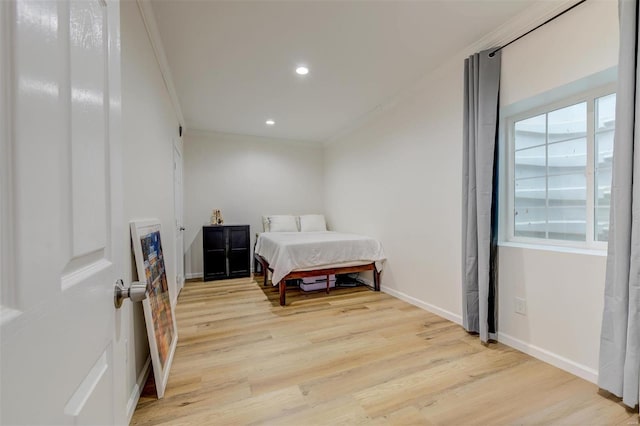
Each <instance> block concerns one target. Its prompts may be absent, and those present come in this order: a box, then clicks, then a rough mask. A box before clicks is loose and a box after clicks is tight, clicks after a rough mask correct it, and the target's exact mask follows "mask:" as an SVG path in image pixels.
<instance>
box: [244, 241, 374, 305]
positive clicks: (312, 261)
mask: <svg viewBox="0 0 640 426" xmlns="http://www.w3.org/2000/svg"><path fill="white" fill-rule="evenodd" d="M255 256H256V259H258V261H259V262H260V263H261V264H262V268H263V270H264V272H265V273H264V285H265V286H266V285H267V276H268V273H267V271H270V272H271V273H272V278H271V282H272V283H273V285H274V286H275V285H278V286H279V290H280V305H282V306H284V305H286V288H287V286H286V281H287V280H292V279H299V278H305V277H313V276H322V275H326V276H327V290H326V291H327V293H328V292H329V275H334V274H350V273H354V272H362V271H373V278H374V290H375V291H380V271H381V270H382V262H383V261H384V259H385V257H384V252H383V250H382V245H381V244H380V242H379V241H377V240H375V239H373V238H370V237H365V236H362V235H356V234H345V233H340V232H332V231H312V232H298V231H293V232H264V233H262V234H260V235H259V236H258V239H257V242H256V247H255Z"/></svg>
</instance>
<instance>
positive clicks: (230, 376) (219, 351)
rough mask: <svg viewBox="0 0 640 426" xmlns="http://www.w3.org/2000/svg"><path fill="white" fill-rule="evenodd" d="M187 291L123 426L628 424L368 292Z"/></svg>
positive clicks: (507, 357)
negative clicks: (175, 336)
mask: <svg viewBox="0 0 640 426" xmlns="http://www.w3.org/2000/svg"><path fill="white" fill-rule="evenodd" d="M259 282H260V280H259V279H258V280H257V281H254V280H253V279H249V278H246V279H235V280H227V281H213V282H207V283H203V282H188V283H187V284H186V285H185V288H184V289H183V290H182V293H181V294H180V298H179V302H178V306H177V309H176V317H177V322H178V332H179V340H178V347H177V349H176V354H175V358H174V361H173V368H172V370H171V374H170V377H169V383H168V386H167V389H166V393H165V397H164V399H162V400H156V399H155V397H154V396H153V395H149V396H143V397H142V398H141V399H140V402H139V403H138V407H137V409H136V412H135V414H134V416H133V420H132V424H134V425H160V424H162V425H228V424H233V425H240V424H242V425H244V424H246V425H253V424H267V425H336V424H373V425H410V424H415V425H467V424H469V425H471V424H478V425H488V424H496V425H503V424H561V425H604V424H611V425H627V424H638V415H637V413H636V412H633V411H631V410H627V409H626V408H625V407H624V406H623V405H622V404H620V403H619V402H618V401H617V399H615V398H611V397H607V396H605V395H600V394H598V389H597V387H596V386H595V385H593V384H591V383H589V382H586V381H584V380H582V379H580V378H577V377H575V376H573V375H571V374H569V373H566V372H564V371H562V370H559V369H557V368H555V367H552V366H550V365H548V364H545V363H543V362H541V361H538V360H536V359H534V358H531V357H529V356H527V355H524V354H522V353H520V352H518V351H516V350H514V349H511V348H509V347H507V346H504V345H501V344H492V345H490V346H488V347H486V346H483V345H482V344H480V343H479V341H478V338H477V337H476V336H471V335H468V334H467V333H466V332H465V331H464V330H463V329H462V328H461V327H460V326H458V325H456V324H454V323H451V322H449V321H447V320H444V319H442V318H440V317H438V316H436V315H433V314H431V313H429V312H426V311H424V310H422V309H419V308H417V307H414V306H412V305H409V304H407V303H405V302H402V301H400V300H398V299H396V298H394V297H391V296H389V295H387V294H384V293H376V292H372V291H370V290H368V289H366V288H363V287H359V288H354V289H339V290H332V292H331V294H330V295H329V296H327V295H325V294H324V293H323V292H319V293H311V294H306V293H303V292H300V291H297V290H288V291H287V304H288V305H287V306H286V307H284V308H283V307H281V306H279V304H278V291H277V288H275V287H271V286H270V287H268V288H263V287H262V286H261V285H260V284H259Z"/></svg>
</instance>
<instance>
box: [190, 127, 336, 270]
mask: <svg viewBox="0 0 640 426" xmlns="http://www.w3.org/2000/svg"><path fill="white" fill-rule="evenodd" d="M322 176H323V147H322V146H321V145H319V144H313V143H309V142H295V141H283V140H271V139H265V138H258V137H254V136H242V135H229V134H220V133H210V132H199V131H193V130H187V132H186V133H185V143H184V187H185V206H186V208H185V224H186V228H187V230H186V231H185V247H186V253H185V272H186V274H185V276H186V277H187V278H195V277H200V276H202V226H203V225H206V224H208V223H209V219H210V217H211V211H212V210H213V209H214V208H215V209H220V210H221V211H222V214H223V217H224V220H225V224H249V225H250V226H251V247H253V243H254V241H255V233H256V232H262V216H263V215H270V214H309V213H324V203H323V193H324V192H323V178H322ZM329 226H331V224H329Z"/></svg>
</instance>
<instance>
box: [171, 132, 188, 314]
mask: <svg viewBox="0 0 640 426" xmlns="http://www.w3.org/2000/svg"><path fill="white" fill-rule="evenodd" d="M182 147H183V143H182V138H175V139H174V140H173V200H174V203H173V205H174V217H175V227H174V235H175V242H176V257H175V269H174V270H175V271H176V290H177V291H176V295H175V298H176V300H174V302H176V301H177V300H178V295H179V294H180V290H182V287H184V280H185V276H184V227H185V225H184V156H183V149H182ZM176 154H177V155H176ZM178 162H179V163H180V167H176V163H178ZM177 173H180V176H179V178H180V179H177V178H178V176H177ZM178 182H180V184H178ZM180 266H182V267H180ZM174 306H175V303H174Z"/></svg>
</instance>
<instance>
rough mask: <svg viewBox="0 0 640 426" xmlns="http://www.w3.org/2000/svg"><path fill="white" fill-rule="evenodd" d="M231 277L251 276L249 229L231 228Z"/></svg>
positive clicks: (243, 227) (241, 227) (245, 227)
mask: <svg viewBox="0 0 640 426" xmlns="http://www.w3.org/2000/svg"><path fill="white" fill-rule="evenodd" d="M228 229H229V276H230V277H246V276H249V274H250V271H249V265H250V264H251V262H250V261H249V256H250V255H249V252H250V250H249V227H247V226H232V227H229V228H228Z"/></svg>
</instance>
